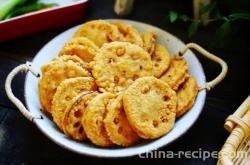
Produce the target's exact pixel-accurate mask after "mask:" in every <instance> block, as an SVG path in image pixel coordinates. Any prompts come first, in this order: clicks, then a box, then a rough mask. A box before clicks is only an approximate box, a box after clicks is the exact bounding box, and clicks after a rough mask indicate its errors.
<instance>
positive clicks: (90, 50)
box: [59, 37, 99, 62]
mask: <svg viewBox="0 0 250 165" xmlns="http://www.w3.org/2000/svg"><path fill="white" fill-rule="evenodd" d="M98 52H99V48H98V47H97V46H96V45H95V44H94V43H93V42H92V41H91V40H89V39H88V38H86V37H75V38H72V39H70V40H69V41H68V42H66V44H65V45H64V47H63V48H62V50H61V51H60V53H59V56H61V55H77V56H78V57H80V58H81V59H82V60H83V61H85V62H90V61H92V60H93V58H94V57H95V55H96V54H97V53H98Z"/></svg>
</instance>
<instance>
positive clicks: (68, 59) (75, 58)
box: [51, 55, 89, 69]
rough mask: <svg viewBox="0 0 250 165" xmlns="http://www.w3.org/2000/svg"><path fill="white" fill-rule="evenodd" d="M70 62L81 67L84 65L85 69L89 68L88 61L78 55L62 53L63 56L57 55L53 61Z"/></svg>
mask: <svg viewBox="0 0 250 165" xmlns="http://www.w3.org/2000/svg"><path fill="white" fill-rule="evenodd" d="M60 61H61V62H68V63H72V64H76V65H78V66H80V67H83V68H85V69H88V68H89V65H88V63H86V62H85V61H83V60H82V59H81V58H79V57H78V56H76V55H61V56H56V57H55V58H54V59H53V60H52V61H51V62H60Z"/></svg>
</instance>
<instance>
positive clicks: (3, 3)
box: [0, 0, 23, 20]
mask: <svg viewBox="0 0 250 165" xmlns="http://www.w3.org/2000/svg"><path fill="white" fill-rule="evenodd" d="M22 2H23V0H0V20H2V19H3V18H4V17H5V16H6V14H8V13H9V12H10V11H11V10H12V9H13V8H14V7H15V6H17V5H18V4H20V3H22Z"/></svg>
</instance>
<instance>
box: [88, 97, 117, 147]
mask: <svg viewBox="0 0 250 165" xmlns="http://www.w3.org/2000/svg"><path fill="white" fill-rule="evenodd" d="M112 98H114V95H113V94H111V93H102V94H99V95H97V96H96V97H95V98H93V99H92V100H91V101H90V102H89V103H88V106H87V108H86V109H85V112H84V115H83V128H84V130H85V133H86V135H87V137H88V138H89V139H90V140H91V142H92V143H94V144H96V145H98V146H102V147H108V146H111V145H112V144H113V143H112V142H111V141H110V139H109V137H108V134H107V132H106V130H105V126H104V119H105V116H106V113H107V105H108V103H109V101H110V100H111V99H112Z"/></svg>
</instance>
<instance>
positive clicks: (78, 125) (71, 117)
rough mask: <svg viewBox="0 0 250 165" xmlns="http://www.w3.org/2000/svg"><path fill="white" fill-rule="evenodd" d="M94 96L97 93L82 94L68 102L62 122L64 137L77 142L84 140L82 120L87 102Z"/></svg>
mask: <svg viewBox="0 0 250 165" xmlns="http://www.w3.org/2000/svg"><path fill="white" fill-rule="evenodd" d="M96 95H98V92H93V91H90V92H83V93H80V94H79V95H77V96H76V97H74V98H73V99H71V100H70V102H69V103H68V104H67V108H66V110H65V112H64V115H63V120H62V128H63V132H64V133H65V135H67V136H68V137H70V138H71V139H74V140H77V141H82V140H84V139H86V134H85V131H84V129H83V125H82V118H83V115H84V110H85V109H86V107H87V105H88V103H89V101H90V100H92V99H93V98H94V97H95V96H96Z"/></svg>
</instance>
